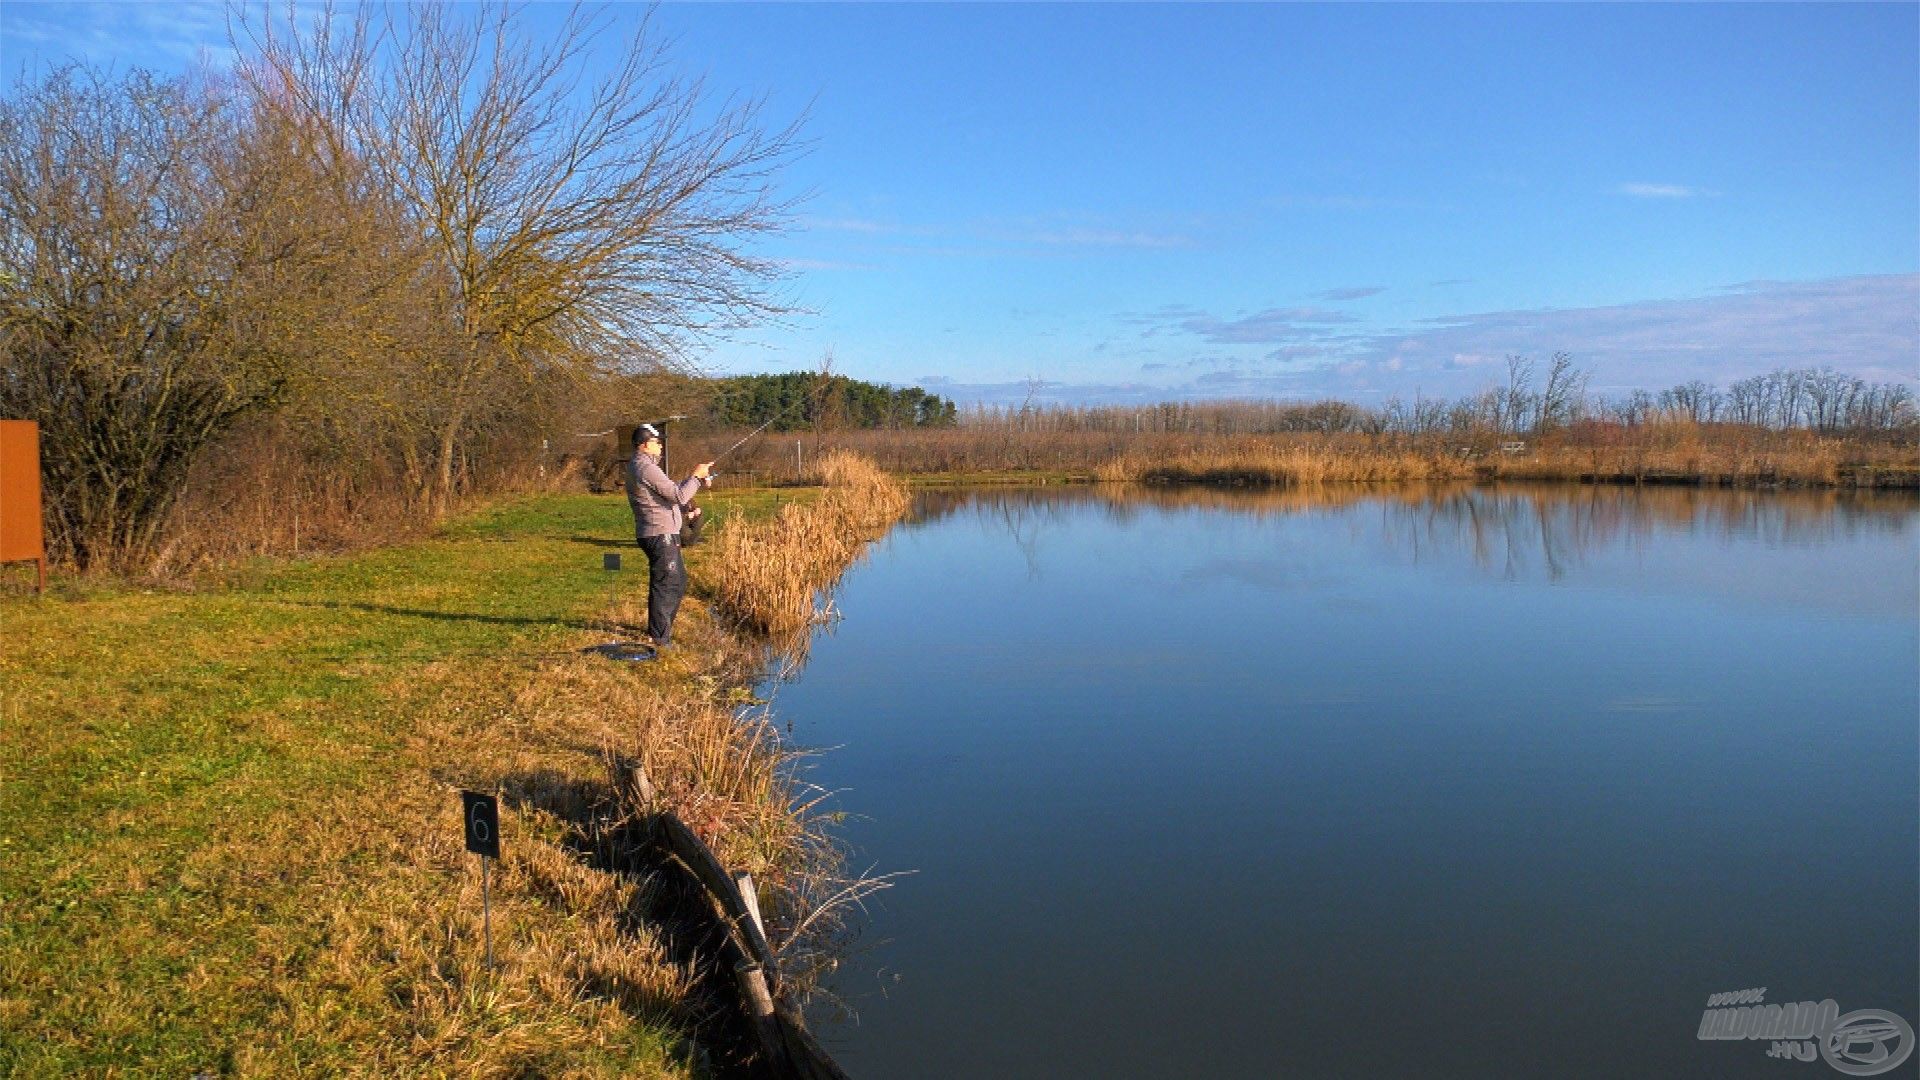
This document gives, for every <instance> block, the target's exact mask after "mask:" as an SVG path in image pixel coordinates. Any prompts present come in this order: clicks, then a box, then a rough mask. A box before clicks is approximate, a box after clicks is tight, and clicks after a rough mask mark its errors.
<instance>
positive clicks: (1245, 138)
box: [0, 3, 1920, 402]
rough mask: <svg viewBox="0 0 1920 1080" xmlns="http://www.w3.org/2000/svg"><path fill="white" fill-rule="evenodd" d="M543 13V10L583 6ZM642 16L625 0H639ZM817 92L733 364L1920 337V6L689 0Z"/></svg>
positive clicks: (939, 379) (1279, 391)
mask: <svg viewBox="0 0 1920 1080" xmlns="http://www.w3.org/2000/svg"><path fill="white" fill-rule="evenodd" d="M558 14H559V12H558V9H555V8H550V7H538V6H536V7H535V8H533V9H532V11H531V17H532V18H533V19H534V21H535V22H536V23H539V22H542V21H550V20H553V19H555V18H557V16H558ZM644 14H645V9H644V8H641V7H637V6H617V7H615V8H613V9H612V15H613V17H614V19H615V20H616V21H617V22H621V23H630V22H633V21H637V20H638V19H639V18H640V17H642V16H643V15H644ZM654 25H655V27H656V29H658V30H659V31H661V32H664V33H666V34H668V35H670V36H671V37H672V38H673V39H674V46H673V51H672V56H673V58H674V59H675V61H676V63H677V64H678V65H679V66H680V67H681V68H682V69H684V70H686V71H688V72H693V73H703V74H704V75H705V76H706V77H707V79H708V82H709V85H710V86H711V87H713V88H714V89H716V90H724V91H738V92H741V93H745V94H750V95H760V96H764V97H765V99H766V101H767V109H768V116H769V117H770V118H772V119H774V120H776V121H780V120H785V119H788V118H791V117H794V116H798V115H800V114H802V113H805V115H806V116H807V121H806V126H805V132H806V136H807V138H808V139H809V141H810V143H811V149H810V151H809V152H808V153H807V154H806V155H805V156H804V157H803V158H801V159H800V160H798V161H796V162H795V163H794V164H793V166H792V167H791V169H790V170H789V172H788V173H787V175H786V180H785V183H786V185H787V186H788V187H789V188H790V189H791V190H792V191H793V192H795V193H800V192H805V193H806V194H807V199H806V201H805V203H804V204H803V205H802V207H801V208H800V211H799V216H798V217H797V219H796V221H795V223H794V228H793V229H792V230H791V231H789V232H788V233H787V234H786V235H784V236H782V237H781V238H779V239H778V240H776V241H773V242H771V243H770V244H768V245H767V246H766V248H765V251H766V253H768V254H770V255H773V256H775V257H777V258H779V259H781V260H783V261H784V262H785V264H786V265H787V266H788V267H789V268H790V270H791V273H792V278H791V280H790V281H789V282H788V285H787V288H788V290H789V293H790V295H791V296H792V298H793V299H794V300H795V301H796V302H797V303H798V304H799V305H801V306H802V307H804V308H805V309H806V312H805V313H804V314H801V315H796V316H795V317H793V318H791V319H789V320H786V321H785V322H784V323H783V324H781V325H778V326H770V327H765V328H762V329H759V330H756V331H753V332H750V333H747V334H744V335H742V336H741V337H740V338H739V339H737V340H734V341H730V342H724V343H720V344H718V345H716V346H715V347H714V348H713V350H712V351H711V352H710V353H709V354H708V355H707V356H706V357H705V360H706V363H707V364H708V365H709V366H710V367H711V368H713V369H714V370H719V371H762V370H792V369H799V368H809V367H813V366H815V365H817V364H818V363H819V361H820V358H821V356H822V355H823V354H824V353H826V352H827V351H829V350H831V352H832V354H833V357H834V364H835V368H836V370H839V371H841V372H844V373H846V374H850V375H855V376H858V377H863V378H871V379H876V380H881V381H889V382H894V383H919V384H921V385H923V386H926V387H928V388H929V389H939V390H941V391H942V392H945V393H949V394H952V395H953V396H956V397H959V398H962V399H967V400H975V399H988V400H1006V399H1009V398H1011V399H1013V400H1019V399H1021V398H1024V397H1025V396H1026V395H1027V393H1028V392H1029V384H1030V382H1031V381H1032V380H1043V381H1044V382H1045V383H1046V389H1045V390H1044V391H1043V396H1044V397H1047V398H1050V399H1054V400H1068V401H1083V402H1090V401H1141V400H1162V399H1167V398H1183V397H1214V396H1260V397H1286V398H1298V397H1318V396H1325V395H1334V396H1340V397H1346V398H1349V399H1352V400H1358V401H1378V400H1380V399H1382V398H1384V397H1386V396H1390V395H1399V396H1403V397H1411V396H1412V395H1414V394H1415V393H1416V392H1418V393H1423V394H1426V395H1429V396H1432V395H1452V394H1457V393H1464V392H1470V391H1473V390H1477V389H1480V388H1482V387H1484V386H1486V385H1489V384H1490V383H1491V382H1492V381H1493V380H1494V379H1495V378H1496V375H1497V373H1498V372H1499V371H1501V370H1503V365H1502V359H1503V358H1504V357H1505V356H1506V355H1507V354H1508V353H1522V354H1528V355H1533V356H1536V357H1539V358H1541V359H1542V360H1544V359H1545V357H1546V356H1547V355H1548V354H1550V353H1552V352H1554V351H1555V350H1565V351H1568V352H1570V353H1572V354H1573V355H1574V356H1575V358H1576V360H1577V361H1578V363H1579V364H1580V365H1581V366H1582V367H1583V368H1585V369H1587V370H1589V371H1591V372H1592V374H1593V386H1594V387H1595V388H1596V389H1600V390H1612V389H1624V388H1627V387H1635V386H1642V387H1649V388H1659V387H1663V386H1666V385H1671V384H1672V383H1675V382H1679V381H1683V380H1686V379H1692V378H1705V379H1707V380H1709V381H1714V382H1722V383H1724V382H1725V381H1728V380H1730V379H1733V378H1738V377H1741V376H1743V375H1747V374H1751V373H1753V372H1757V371H1764V370H1768V369H1771V368H1773V367H1776V366H1781V365H1790V366H1800V365H1819V364H1828V365H1832V366H1834V367H1836V368H1839V369H1842V370H1846V371H1851V372H1856V373H1858V374H1861V375H1863V376H1866V377H1868V378H1873V379H1879V380H1889V379H1899V380H1902V381H1907V382H1909V383H1913V382H1915V381H1916V374H1917V371H1916V369H1917V368H1920V6H1916V5H1912V4H1904V5H1868V6H1849V5H1838V4H1822V5H1807V6H1788V5H1759V6H1734V5H1712V6H1706V5H1700V6H1685V5H1660V6H1627V5H1595V6H1571V5H1569V6H1552V5H1528V6H1439V5H1432V6H1388V5H1379V6H1372V5H1340V6H1308V5H1265V6H1224V5H1170V6H1159V5H1124V6H1121V5H1093V4H1089V5H976V6H942V5H668V6H666V7H663V8H661V9H659V10H657V11H656V12H655V14H654ZM224 43H225V30H224V20H223V19H222V18H221V17H220V15H219V9H218V7H217V6H212V5H197V4H159V3H155V4H144V5H117V4H91V5H32V4H17V3H9V4H7V5H6V6H5V7H0V61H4V64H5V68H6V70H7V71H8V72H9V73H12V72H14V71H17V70H18V69H19V68H20V66H21V65H23V64H26V65H35V64H43V63H46V62H48V61H50V60H54V59H57V58H60V57H63V56H68V55H73V56H80V57H83V58H85V59H88V60H91V61H95V62H99V63H113V64H117V65H120V66H126V65H129V64H142V65H145V66H152V67H159V68H177V67H179V66H180V65H182V64H183V63H186V62H187V61H188V60H190V59H191V58H192V57H193V56H195V55H196V54H197V53H198V52H199V51H200V50H202V49H207V48H210V49H212V50H213V51H212V53H211V54H210V55H211V56H212V57H213V58H214V60H215V61H216V62H218V61H219V59H220V57H221V55H223V54H222V49H223V46H224Z"/></svg>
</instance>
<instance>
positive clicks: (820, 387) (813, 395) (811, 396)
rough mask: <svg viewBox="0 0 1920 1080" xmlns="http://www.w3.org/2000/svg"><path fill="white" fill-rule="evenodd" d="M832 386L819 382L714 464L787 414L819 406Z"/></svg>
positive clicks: (728, 449) (724, 451)
mask: <svg viewBox="0 0 1920 1080" xmlns="http://www.w3.org/2000/svg"><path fill="white" fill-rule="evenodd" d="M832 385H833V383H832V381H831V380H830V379H821V380H819V381H818V383H817V384H816V385H815V386H814V388H813V389H812V390H811V391H809V392H808V394H807V396H805V397H803V398H800V399H799V400H797V401H792V402H789V403H788V404H787V407H786V408H784V409H781V410H779V411H778V412H775V413H774V414H773V415H772V416H769V417H767V419H766V420H765V421H764V422H762V423H761V425H760V426H759V427H757V428H754V429H753V430H752V431H749V432H747V433H746V434H745V435H742V436H740V439H739V441H737V442H735V443H734V444H733V445H732V446H729V447H727V448H726V449H725V450H722V451H720V452H719V453H718V454H716V455H714V458H713V463H714V464H718V463H719V461H720V459H721V458H724V457H726V456H727V455H728V454H731V453H733V452H734V451H735V450H738V449H740V448H741V447H742V446H745V445H746V443H747V440H749V439H751V438H753V437H754V436H755V435H758V434H760V433H761V432H763V431H765V430H767V429H768V428H770V427H772V426H773V425H774V423H775V422H776V421H779V420H782V419H785V418H786V416H787V414H788V413H791V412H792V411H793V410H794V409H795V408H796V407H798V406H801V405H810V406H818V405H819V403H820V400H821V399H822V398H823V397H825V396H826V394H825V392H826V390H827V389H828V388H829V387H831V386H832ZM713 475H716V476H717V475H719V474H718V473H714V474H713Z"/></svg>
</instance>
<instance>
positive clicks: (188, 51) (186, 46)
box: [0, 0, 236, 68]
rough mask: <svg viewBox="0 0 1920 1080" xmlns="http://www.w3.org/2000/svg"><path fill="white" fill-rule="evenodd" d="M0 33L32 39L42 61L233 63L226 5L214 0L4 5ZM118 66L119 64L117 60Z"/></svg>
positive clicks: (161, 64)
mask: <svg viewBox="0 0 1920 1080" xmlns="http://www.w3.org/2000/svg"><path fill="white" fill-rule="evenodd" d="M0 37H6V38H10V39H14V40H18V41H24V42H31V43H32V45H33V46H34V51H35V52H36V53H38V54H39V60H40V61H41V62H42V63H45V64H47V65H54V64H59V63H63V62H66V61H68V60H78V61H83V62H89V61H94V62H98V61H100V60H101V58H131V59H130V61H129V62H130V63H132V64H133V65H135V66H142V67H150V68H151V67H156V66H158V67H168V66H174V67H186V66H190V65H193V64H199V63H206V64H208V65H210V66H214V67H231V66H232V65H233V63H234V61H235V59H236V56H235V53H234V51H233V47H232V43H231V41H230V40H229V38H228V34H227V8H226V5H225V4H223V3H219V2H210V0H179V2H174V3H167V4H61V5H52V6H46V7H38V8H26V7H19V6H14V5H0ZM113 66H114V67H116V68H118V67H120V66H122V65H121V64H118V63H115V64H113Z"/></svg>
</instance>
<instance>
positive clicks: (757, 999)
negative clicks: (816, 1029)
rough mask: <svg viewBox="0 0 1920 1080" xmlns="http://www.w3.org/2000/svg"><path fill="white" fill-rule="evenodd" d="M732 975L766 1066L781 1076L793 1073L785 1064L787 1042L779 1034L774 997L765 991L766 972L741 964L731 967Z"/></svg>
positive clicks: (752, 965) (749, 964) (758, 967)
mask: <svg viewBox="0 0 1920 1080" xmlns="http://www.w3.org/2000/svg"><path fill="white" fill-rule="evenodd" d="M733 975H734V978H736V979H738V980H739V981H740V999H741V1000H742V1001H744V1002H745V1003H746V1006H747V1018H748V1019H749V1020H751V1021H753V1033H754V1034H755V1035H757V1036H758V1037H759V1039H760V1049H761V1050H763V1051H765V1053H766V1055H767V1063H768V1065H770V1066H771V1067H772V1068H773V1069H774V1071H775V1072H777V1073H779V1074H782V1075H784V1074H786V1073H788V1072H790V1071H792V1070H791V1068H790V1067H789V1066H788V1065H787V1041H786V1039H785V1038H784V1037H783V1036H782V1035H781V1034H780V1018H779V1017H778V1016H776V1015H774V1011H773V995H772V994H771V993H769V992H768V990H767V973H766V971H765V970H764V969H762V968H761V967H760V965H759V964H754V963H742V964H738V965H736V966H735V967H734V969H733Z"/></svg>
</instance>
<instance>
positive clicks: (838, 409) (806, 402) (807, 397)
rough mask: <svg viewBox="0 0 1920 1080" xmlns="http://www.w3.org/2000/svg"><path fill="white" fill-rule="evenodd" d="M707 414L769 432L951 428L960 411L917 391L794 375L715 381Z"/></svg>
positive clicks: (831, 377) (839, 378)
mask: <svg viewBox="0 0 1920 1080" xmlns="http://www.w3.org/2000/svg"><path fill="white" fill-rule="evenodd" d="M709 415H710V417H711V419H713V420H714V421H716V422H718V423H723V424H737V425H740V426H743V427H758V426H760V425H761V424H768V426H769V428H770V429H771V430H774V431H797V430H800V429H803V428H808V429H811V428H819V427H827V428H888V429H897V428H916V427H918V428H933V427H951V426H952V425H953V424H954V423H955V422H956V421H957V419H958V417H959V410H958V409H957V408H956V407H955V406H954V404H953V402H951V401H949V400H947V399H946V398H943V397H940V396H939V395H937V394H929V393H927V392H926V391H925V390H922V389H920V388H919V387H917V386H909V387H905V388H903V389H896V388H894V387H892V386H884V385H880V384H877V383H870V382H862V381H861V380H859V379H850V378H848V377H846V376H845V375H821V374H816V373H811V372H794V373H789V374H785V375H735V376H732V377H729V378H724V379H721V380H719V385H718V387H717V388H716V391H715V395H714V403H713V407H712V409H711V411H710V414H709ZM769 421H771V423H769Z"/></svg>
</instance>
